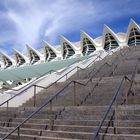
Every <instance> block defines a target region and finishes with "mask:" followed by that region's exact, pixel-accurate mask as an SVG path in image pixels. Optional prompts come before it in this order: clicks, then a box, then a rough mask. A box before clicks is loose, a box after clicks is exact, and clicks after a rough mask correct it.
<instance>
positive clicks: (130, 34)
mask: <svg viewBox="0 0 140 140" xmlns="http://www.w3.org/2000/svg"><path fill="white" fill-rule="evenodd" d="M126 44H127V45H128V46H133V45H134V46H136V45H140V26H139V25H138V24H137V23H136V22H135V21H134V20H133V19H131V20H130V22H129V26H128V29H127V35H126Z"/></svg>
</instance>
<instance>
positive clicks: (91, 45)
mask: <svg viewBox="0 0 140 140" xmlns="http://www.w3.org/2000/svg"><path fill="white" fill-rule="evenodd" d="M80 43H81V51H82V53H83V55H89V54H91V53H93V52H95V51H96V50H100V45H99V44H97V43H96V42H95V41H94V40H93V38H92V37H90V36H89V35H88V34H87V33H85V32H84V31H81V40H80Z"/></svg>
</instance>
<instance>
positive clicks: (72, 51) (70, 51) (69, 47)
mask: <svg viewBox="0 0 140 140" xmlns="http://www.w3.org/2000/svg"><path fill="white" fill-rule="evenodd" d="M61 47H62V54H63V59H68V58H73V57H79V56H81V55H82V53H81V50H80V47H76V46H75V45H73V44H72V43H71V42H70V41H69V40H68V39H66V38H65V37H63V36H62V37H61Z"/></svg>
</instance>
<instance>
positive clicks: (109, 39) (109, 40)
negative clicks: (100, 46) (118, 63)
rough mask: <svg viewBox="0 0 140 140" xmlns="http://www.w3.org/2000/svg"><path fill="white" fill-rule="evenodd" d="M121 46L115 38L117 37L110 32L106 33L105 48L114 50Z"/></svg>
mask: <svg viewBox="0 0 140 140" xmlns="http://www.w3.org/2000/svg"><path fill="white" fill-rule="evenodd" d="M117 47H119V44H118V42H117V41H116V40H115V38H114V37H113V36H112V35H111V34H110V33H107V34H106V35H105V45H104V49H105V50H106V51H109V50H112V49H115V48H117Z"/></svg>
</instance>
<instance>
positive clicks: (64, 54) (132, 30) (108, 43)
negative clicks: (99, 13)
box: [0, 19, 140, 69]
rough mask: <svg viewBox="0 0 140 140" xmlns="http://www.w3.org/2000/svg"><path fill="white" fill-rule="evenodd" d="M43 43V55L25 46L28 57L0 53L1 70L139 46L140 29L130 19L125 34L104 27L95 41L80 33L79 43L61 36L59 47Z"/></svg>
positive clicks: (16, 52)
mask: <svg viewBox="0 0 140 140" xmlns="http://www.w3.org/2000/svg"><path fill="white" fill-rule="evenodd" d="M43 43H44V45H43V46H44V48H43V49H42V50H43V52H44V53H41V52H39V51H38V50H36V49H34V48H33V47H31V46H29V45H26V46H27V50H28V55H27V54H26V55H23V54H22V53H20V52H19V51H18V50H15V49H13V52H14V57H12V58H11V57H10V56H8V55H6V54H5V53H3V52H0V55H1V60H2V61H0V67H1V69H10V68H13V67H21V66H22V67H24V66H25V65H35V64H41V63H48V62H52V61H58V60H64V59H71V58H78V57H81V56H88V55H92V54H94V53H95V52H96V53H97V52H98V51H100V50H102V51H110V50H112V49H115V48H117V47H123V46H135V45H140V27H139V25H138V24H136V22H135V21H134V20H132V19H131V20H130V23H129V26H128V29H127V32H126V33H114V32H113V31H112V30H111V29H110V28H109V27H108V26H107V25H105V26H104V29H103V34H102V36H100V37H98V38H95V39H93V38H92V37H91V36H89V35H88V34H87V33H85V32H83V31H82V32H81V39H80V41H79V42H74V43H73V42H70V41H69V40H68V39H66V38H65V37H63V36H62V37H61V45H59V46H52V45H50V44H49V43H47V42H46V41H43Z"/></svg>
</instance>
